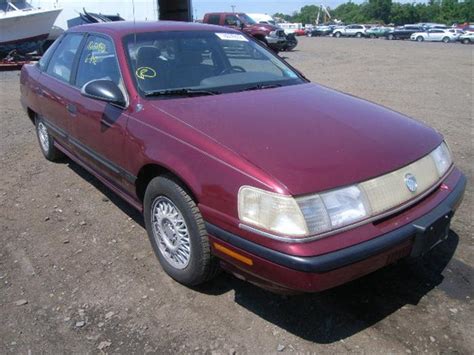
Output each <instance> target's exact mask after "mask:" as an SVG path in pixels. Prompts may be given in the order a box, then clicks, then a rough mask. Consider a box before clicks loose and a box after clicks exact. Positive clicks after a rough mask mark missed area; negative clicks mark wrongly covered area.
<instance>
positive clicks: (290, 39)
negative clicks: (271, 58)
mask: <svg viewBox="0 0 474 355" xmlns="http://www.w3.org/2000/svg"><path fill="white" fill-rule="evenodd" d="M297 45H298V40H297V39H296V35H295V34H294V33H290V34H287V35H286V45H285V46H284V47H283V50H284V51H292V50H293V49H295V47H296V46H297Z"/></svg>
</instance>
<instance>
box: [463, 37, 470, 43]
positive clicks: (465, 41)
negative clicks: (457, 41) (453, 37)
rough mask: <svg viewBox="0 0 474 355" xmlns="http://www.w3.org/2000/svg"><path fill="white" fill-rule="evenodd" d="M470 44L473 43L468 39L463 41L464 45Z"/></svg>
mask: <svg viewBox="0 0 474 355" xmlns="http://www.w3.org/2000/svg"><path fill="white" fill-rule="evenodd" d="M470 42H471V41H470V40H469V39H467V38H464V39H463V40H462V43H463V44H469V43H470Z"/></svg>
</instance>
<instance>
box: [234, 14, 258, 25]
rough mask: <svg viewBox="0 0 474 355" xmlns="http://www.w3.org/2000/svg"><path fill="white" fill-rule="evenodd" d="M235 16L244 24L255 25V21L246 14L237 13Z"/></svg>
mask: <svg viewBox="0 0 474 355" xmlns="http://www.w3.org/2000/svg"><path fill="white" fill-rule="evenodd" d="M237 16H238V17H239V19H240V20H241V21H242V22H244V23H245V24H246V25H255V24H256V23H257V22H255V21H254V20H253V19H252V18H251V17H250V16H248V15H247V14H238V15H237Z"/></svg>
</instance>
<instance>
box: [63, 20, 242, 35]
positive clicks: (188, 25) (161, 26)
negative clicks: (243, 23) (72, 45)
mask: <svg viewBox="0 0 474 355" xmlns="http://www.w3.org/2000/svg"><path fill="white" fill-rule="evenodd" d="M159 31H163V32H166V31H219V32H236V33H240V32H238V31H236V30H233V29H231V28H227V27H222V26H216V25H208V24H203V23H196V22H180V21H137V22H134V21H116V22H102V23H93V24H87V25H80V26H75V27H73V28H71V29H69V30H68V31H67V32H96V33H104V34H108V35H110V36H114V37H115V36H117V37H122V36H125V35H128V34H131V33H142V32H159Z"/></svg>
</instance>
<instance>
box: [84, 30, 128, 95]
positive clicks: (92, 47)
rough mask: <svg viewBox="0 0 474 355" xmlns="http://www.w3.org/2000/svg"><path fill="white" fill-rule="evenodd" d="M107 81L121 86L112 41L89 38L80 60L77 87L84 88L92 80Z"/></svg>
mask: <svg viewBox="0 0 474 355" xmlns="http://www.w3.org/2000/svg"><path fill="white" fill-rule="evenodd" d="M98 79H106V80H111V81H113V82H114V83H115V84H117V85H120V82H121V80H120V79H121V76H120V70H119V67H118V63H117V56H116V54H115V50H114V46H113V43H112V41H111V40H109V39H106V38H104V37H99V36H89V37H88V38H87V41H86V44H85V46H84V49H83V50H82V53H81V57H80V59H79V67H78V69H77V77H76V86H78V87H82V86H83V85H84V84H86V83H88V82H89V81H91V80H98Z"/></svg>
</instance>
